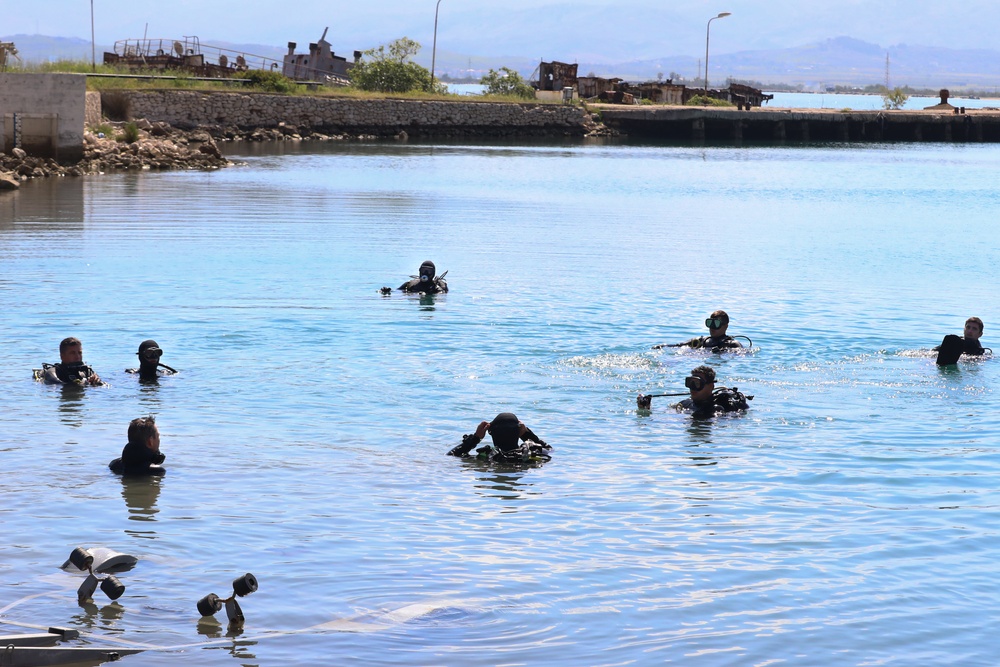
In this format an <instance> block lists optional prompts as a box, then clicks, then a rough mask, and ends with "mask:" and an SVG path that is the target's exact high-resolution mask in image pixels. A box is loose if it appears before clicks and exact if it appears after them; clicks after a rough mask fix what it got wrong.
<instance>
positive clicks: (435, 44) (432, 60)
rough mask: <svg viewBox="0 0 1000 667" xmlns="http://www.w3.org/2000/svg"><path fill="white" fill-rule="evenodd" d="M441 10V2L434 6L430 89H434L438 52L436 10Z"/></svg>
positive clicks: (439, 0)
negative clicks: (435, 64)
mask: <svg viewBox="0 0 1000 667" xmlns="http://www.w3.org/2000/svg"><path fill="white" fill-rule="evenodd" d="M439 9H441V0H438V1H437V4H436V5H434V45H433V46H432V47H431V89H433V88H434V63H435V60H436V59H437V50H438V10H439Z"/></svg>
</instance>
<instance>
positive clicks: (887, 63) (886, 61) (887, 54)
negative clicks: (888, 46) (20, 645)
mask: <svg viewBox="0 0 1000 667" xmlns="http://www.w3.org/2000/svg"><path fill="white" fill-rule="evenodd" d="M885 89H886V90H889V52H888V51H886V52H885Z"/></svg>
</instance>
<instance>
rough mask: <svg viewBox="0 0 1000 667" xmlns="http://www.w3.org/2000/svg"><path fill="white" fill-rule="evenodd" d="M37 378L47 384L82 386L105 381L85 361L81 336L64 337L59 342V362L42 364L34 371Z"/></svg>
mask: <svg viewBox="0 0 1000 667" xmlns="http://www.w3.org/2000/svg"><path fill="white" fill-rule="evenodd" d="M34 376H35V379H36V380H42V381H44V382H45V384H69V385H78V386H81V387H85V386H88V385H89V386H91V387H99V386H103V385H104V382H103V381H102V380H101V378H100V376H99V375H98V374H97V373H95V372H94V369H93V368H91V367H90V366H88V365H87V364H85V363H83V343H81V342H80V339H79V338H73V337H72V336H70V337H69V338H64V339H63V340H62V341H61V342H60V343H59V363H58V364H42V368H41V369H38V370H35V371H34Z"/></svg>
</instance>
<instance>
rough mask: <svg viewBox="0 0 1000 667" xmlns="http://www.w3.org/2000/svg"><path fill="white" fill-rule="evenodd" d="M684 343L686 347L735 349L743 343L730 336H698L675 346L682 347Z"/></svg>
mask: <svg viewBox="0 0 1000 667" xmlns="http://www.w3.org/2000/svg"><path fill="white" fill-rule="evenodd" d="M685 345H686V346H687V347H694V348H704V349H706V350H730V349H732V350H735V349H737V348H741V347H743V343H741V342H739V341H738V340H736V339H735V338H733V337H732V336H699V337H697V338H692V339H691V340H689V341H687V342H686V343H681V344H680V345H677V346H676V347H684V346H685Z"/></svg>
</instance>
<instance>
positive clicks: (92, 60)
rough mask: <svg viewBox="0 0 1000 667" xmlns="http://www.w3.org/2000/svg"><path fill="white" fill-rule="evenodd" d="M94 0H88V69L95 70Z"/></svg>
mask: <svg viewBox="0 0 1000 667" xmlns="http://www.w3.org/2000/svg"><path fill="white" fill-rule="evenodd" d="M94 44H95V42H94V0H90V69H91V71H93V72H96V71H97V47H96V46H94Z"/></svg>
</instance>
